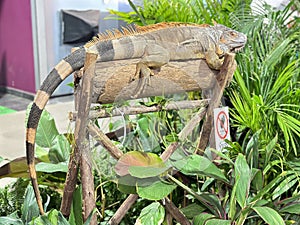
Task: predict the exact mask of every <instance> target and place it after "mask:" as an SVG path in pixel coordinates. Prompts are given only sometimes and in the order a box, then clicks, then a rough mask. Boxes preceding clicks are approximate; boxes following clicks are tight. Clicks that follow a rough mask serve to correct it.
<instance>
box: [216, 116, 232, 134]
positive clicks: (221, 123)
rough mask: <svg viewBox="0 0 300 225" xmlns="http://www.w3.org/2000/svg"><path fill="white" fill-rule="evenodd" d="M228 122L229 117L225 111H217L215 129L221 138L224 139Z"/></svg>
mask: <svg viewBox="0 0 300 225" xmlns="http://www.w3.org/2000/svg"><path fill="white" fill-rule="evenodd" d="M228 124H229V119H228V116H227V115H226V113H225V112H224V111H221V112H219V114H218V115H217V122H216V130H217V134H218V136H219V137H220V138H221V139H225V138H226V136H227V134H228V130H229V128H228Z"/></svg>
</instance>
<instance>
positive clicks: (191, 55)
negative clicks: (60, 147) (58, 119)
mask: <svg viewBox="0 0 300 225" xmlns="http://www.w3.org/2000/svg"><path fill="white" fill-rule="evenodd" d="M246 40H247V38H246V36H245V35H244V34H242V33H239V32H237V31H235V30H232V29H230V28H228V27H225V26H223V25H220V24H215V25H214V26H211V25H206V24H205V25H198V24H188V23H177V22H172V23H160V24H155V25H148V26H144V27H138V26H132V27H128V28H123V29H121V30H113V31H108V32H106V33H105V34H100V35H99V36H97V37H95V38H93V39H92V40H91V41H90V42H88V43H87V44H85V45H84V46H82V47H80V48H79V49H78V50H76V51H74V52H73V53H71V54H70V55H68V56H67V57H65V58H64V59H62V60H61V61H60V62H59V63H58V64H57V65H56V66H55V67H54V68H53V69H52V71H51V72H50V73H49V75H48V76H47V78H46V79H45V81H44V82H43V84H42V85H41V87H40V89H39V90H38V91H37V93H36V96H35V99H34V101H33V104H32V106H31V109H30V113H29V116H28V122H27V130H26V155H27V163H28V167H29V174H30V178H31V182H32V185H33V188H34V192H35V196H36V199H37V203H38V206H39V210H40V213H41V214H44V210H43V205H42V200H41V197H40V192H39V188H38V183H37V175H36V170H35V164H34V147H35V136H36V130H37V126H38V123H39V120H40V116H41V113H42V111H43V109H44V107H45V105H46V103H47V102H48V100H49V98H50V96H51V94H52V93H53V92H54V90H55V89H56V88H57V86H58V85H59V84H60V83H61V82H62V81H63V80H64V79H65V78H66V77H68V76H69V75H70V74H72V73H73V72H74V71H76V70H79V69H81V68H82V67H83V65H84V61H85V54H86V52H92V53H96V54H97V55H98V59H97V60H98V61H102V62H105V61H112V60H121V59H133V58H140V61H139V62H138V63H137V65H136V73H135V74H134V76H133V77H132V80H134V79H137V78H143V79H145V78H147V77H149V76H151V75H153V74H154V73H153V71H154V70H156V69H159V68H160V67H162V66H163V65H165V64H167V63H168V62H169V61H170V60H189V59H205V60H206V62H207V64H208V65H209V67H210V68H212V69H216V70H218V69H220V67H221V65H222V62H223V58H224V54H225V53H229V52H236V51H238V50H240V49H241V48H243V47H244V45H245V43H246ZM140 89H142V88H140ZM137 91H139V90H137Z"/></svg>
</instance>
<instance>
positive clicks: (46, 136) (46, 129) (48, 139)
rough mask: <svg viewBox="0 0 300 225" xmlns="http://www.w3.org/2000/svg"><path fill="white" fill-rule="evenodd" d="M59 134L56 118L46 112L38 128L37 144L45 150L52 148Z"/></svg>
mask: <svg viewBox="0 0 300 225" xmlns="http://www.w3.org/2000/svg"><path fill="white" fill-rule="evenodd" d="M58 134H59V133H58V130H57V128H56V125H55V121H54V118H53V117H52V116H51V115H50V113H49V112H47V111H46V110H44V111H43V113H42V115H41V119H40V121H39V125H38V128H37V133H36V144H37V145H39V146H41V147H44V148H50V147H51V146H52V145H53V141H54V139H55V137H56V136H57V135H58Z"/></svg>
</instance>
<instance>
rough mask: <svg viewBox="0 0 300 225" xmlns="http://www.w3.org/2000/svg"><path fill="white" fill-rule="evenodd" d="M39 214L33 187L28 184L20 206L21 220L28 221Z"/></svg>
mask: <svg viewBox="0 0 300 225" xmlns="http://www.w3.org/2000/svg"><path fill="white" fill-rule="evenodd" d="M39 214H40V213H39V209H38V205H37V202H36V199H35V195H34V191H33V187H32V186H30V185H28V187H27V189H26V194H25V199H24V204H23V207H22V221H24V222H25V223H29V222H30V221H31V220H32V219H33V218H34V217H37V216H39Z"/></svg>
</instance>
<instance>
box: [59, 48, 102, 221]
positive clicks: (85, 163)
mask: <svg viewBox="0 0 300 225" xmlns="http://www.w3.org/2000/svg"><path fill="white" fill-rule="evenodd" d="M96 59H97V55H95V54H92V53H87V54H86V61H85V65H84V68H85V70H84V76H83V78H82V79H83V80H82V86H81V87H80V89H79V90H80V91H79V90H77V91H78V96H77V97H79V98H77V99H76V103H75V105H76V107H78V118H77V120H76V124H75V131H74V139H75V147H74V150H73V154H72V155H71V157H70V162H69V170H68V173H67V178H66V184H65V189H64V193H63V198H62V204H61V212H62V213H63V215H64V216H66V217H69V215H70V210H71V204H72V198H73V192H74V190H75V187H76V182H77V175H78V168H79V162H81V167H82V168H81V173H83V174H81V175H82V178H83V179H82V190H83V210H84V211H83V218H84V220H86V219H87V218H88V216H89V215H90V213H91V212H92V211H93V210H94V208H95V200H94V183H93V175H92V169H91V167H90V165H91V162H89V159H88V158H87V156H88V154H89V153H88V151H89V146H88V140H87V138H86V137H87V132H86V131H87V129H86V128H87V123H88V114H89V110H90V105H91V93H92V82H93V77H94V73H95V63H96ZM96 223H97V218H96V214H95V215H93V217H92V220H91V223H90V224H96Z"/></svg>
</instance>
